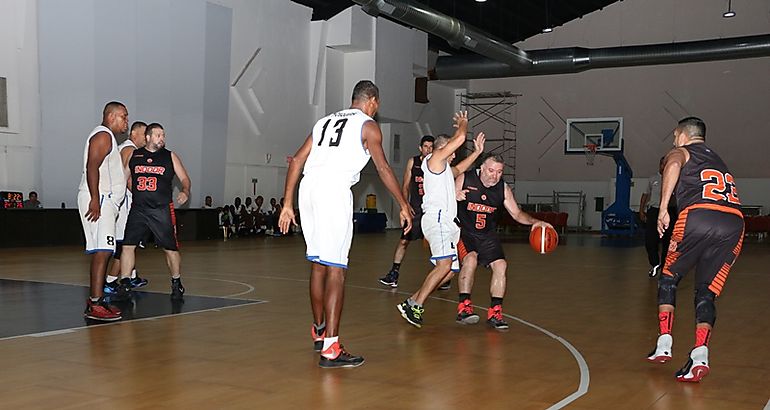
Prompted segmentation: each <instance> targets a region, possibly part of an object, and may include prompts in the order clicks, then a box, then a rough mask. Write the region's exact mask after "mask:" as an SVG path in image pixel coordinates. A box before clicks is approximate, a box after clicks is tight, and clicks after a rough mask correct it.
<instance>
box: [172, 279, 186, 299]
mask: <svg viewBox="0 0 770 410" xmlns="http://www.w3.org/2000/svg"><path fill="white" fill-rule="evenodd" d="M183 298H184V286H182V278H176V279H174V278H171V299H173V300H182V299H183Z"/></svg>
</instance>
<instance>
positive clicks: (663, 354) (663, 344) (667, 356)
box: [647, 334, 674, 363]
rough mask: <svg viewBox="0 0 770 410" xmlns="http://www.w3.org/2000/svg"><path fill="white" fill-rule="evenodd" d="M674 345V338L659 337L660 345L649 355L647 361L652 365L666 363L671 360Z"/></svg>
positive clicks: (667, 335)
mask: <svg viewBox="0 0 770 410" xmlns="http://www.w3.org/2000/svg"><path fill="white" fill-rule="evenodd" d="M673 345H674V338H673V337H671V335H669V334H666V335H660V336H658V343H657V344H656V345H655V349H654V350H653V351H652V352H650V354H649V355H647V361H648V362H652V363H666V362H667V361H669V360H671V346H673Z"/></svg>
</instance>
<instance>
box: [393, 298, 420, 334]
mask: <svg viewBox="0 0 770 410" xmlns="http://www.w3.org/2000/svg"><path fill="white" fill-rule="evenodd" d="M396 307H397V308H398V311H399V312H401V317H403V318H404V319H406V321H407V322H409V323H410V324H412V325H413V326H414V327H416V328H418V329H419V328H421V327H422V314H423V312H425V309H423V307H422V306H419V305H414V306H409V302H408V301H406V300H405V301H403V302H401V303H399V304H398V305H397V306H396Z"/></svg>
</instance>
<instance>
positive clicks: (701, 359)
mask: <svg viewBox="0 0 770 410" xmlns="http://www.w3.org/2000/svg"><path fill="white" fill-rule="evenodd" d="M708 374H709V348H708V347H707V346H698V347H696V348H694V349H692V350H691V351H690V358H689V359H687V363H685V365H684V367H682V368H681V369H679V371H678V372H676V379H677V380H678V381H680V382H699V381H700V380H701V379H702V378H704V377H706V376H708Z"/></svg>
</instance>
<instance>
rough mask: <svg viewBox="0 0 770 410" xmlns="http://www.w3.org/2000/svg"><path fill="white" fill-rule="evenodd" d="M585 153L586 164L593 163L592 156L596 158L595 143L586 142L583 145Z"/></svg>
mask: <svg viewBox="0 0 770 410" xmlns="http://www.w3.org/2000/svg"><path fill="white" fill-rule="evenodd" d="M583 148H584V149H585V153H586V165H593V164H594V158H596V148H597V145H596V144H586V145H584V146H583Z"/></svg>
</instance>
